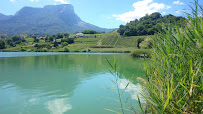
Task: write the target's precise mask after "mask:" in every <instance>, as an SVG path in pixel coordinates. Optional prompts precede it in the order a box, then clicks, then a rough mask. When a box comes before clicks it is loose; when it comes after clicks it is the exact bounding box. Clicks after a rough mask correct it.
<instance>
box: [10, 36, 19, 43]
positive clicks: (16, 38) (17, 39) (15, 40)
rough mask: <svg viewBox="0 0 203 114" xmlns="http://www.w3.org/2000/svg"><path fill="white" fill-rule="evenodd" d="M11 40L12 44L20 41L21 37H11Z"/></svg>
mask: <svg viewBox="0 0 203 114" xmlns="http://www.w3.org/2000/svg"><path fill="white" fill-rule="evenodd" d="M11 38H12V39H13V41H14V42H17V41H21V37H20V36H13V37H11Z"/></svg>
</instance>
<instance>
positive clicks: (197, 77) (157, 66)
mask: <svg viewBox="0 0 203 114" xmlns="http://www.w3.org/2000/svg"><path fill="white" fill-rule="evenodd" d="M197 2H198V1H195V9H193V12H192V15H189V14H188V15H187V16H188V17H187V18H188V20H187V26H186V27H184V28H178V27H168V28H167V29H166V28H163V30H164V32H161V33H160V34H158V35H157V36H156V37H155V38H154V39H153V40H154V42H153V50H152V53H151V55H152V58H151V61H152V62H150V63H149V64H147V65H146V79H147V80H145V81H144V83H142V85H143V94H142V95H143V97H145V99H146V103H145V104H140V105H141V109H142V110H143V112H145V113H189V114H192V113H203V107H202V106H203V72H202V71H203V67H202V66H203V59H202V58H203V20H202V18H201V17H199V16H198V13H197V12H198V4H197ZM141 82H143V81H141Z"/></svg>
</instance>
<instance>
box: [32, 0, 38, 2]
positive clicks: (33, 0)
mask: <svg viewBox="0 0 203 114" xmlns="http://www.w3.org/2000/svg"><path fill="white" fill-rule="evenodd" d="M30 1H31V2H35V1H36V2H38V1H39V0H30Z"/></svg>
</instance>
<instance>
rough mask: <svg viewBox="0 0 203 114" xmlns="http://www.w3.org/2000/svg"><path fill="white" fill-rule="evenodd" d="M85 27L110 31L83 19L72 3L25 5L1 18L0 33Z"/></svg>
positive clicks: (50, 31) (50, 32)
mask: <svg viewBox="0 0 203 114" xmlns="http://www.w3.org/2000/svg"><path fill="white" fill-rule="evenodd" d="M85 29H92V30H96V31H108V29H103V28H99V27H97V26H94V25H92V24H89V23H86V22H84V21H82V20H81V19H80V18H79V17H78V16H77V15H76V14H75V12H74V9H73V6H72V5H70V4H64V5H48V6H45V7H44V8H32V7H24V8H22V9H21V10H19V11H18V12H17V13H16V14H15V15H14V16H12V17H11V18H9V19H8V18H7V19H2V20H0V34H25V33H39V34H55V33H59V32H68V33H75V32H77V31H82V30H85Z"/></svg>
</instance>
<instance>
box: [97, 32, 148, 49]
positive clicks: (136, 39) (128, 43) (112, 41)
mask: <svg viewBox="0 0 203 114" xmlns="http://www.w3.org/2000/svg"><path fill="white" fill-rule="evenodd" d="M146 37H147V36H130V37H122V36H120V35H118V34H110V35H107V36H106V37H104V38H103V39H101V40H100V41H99V43H100V45H102V46H113V47H135V48H139V43H141V42H142V41H144V39H145V38H146Z"/></svg>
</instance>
